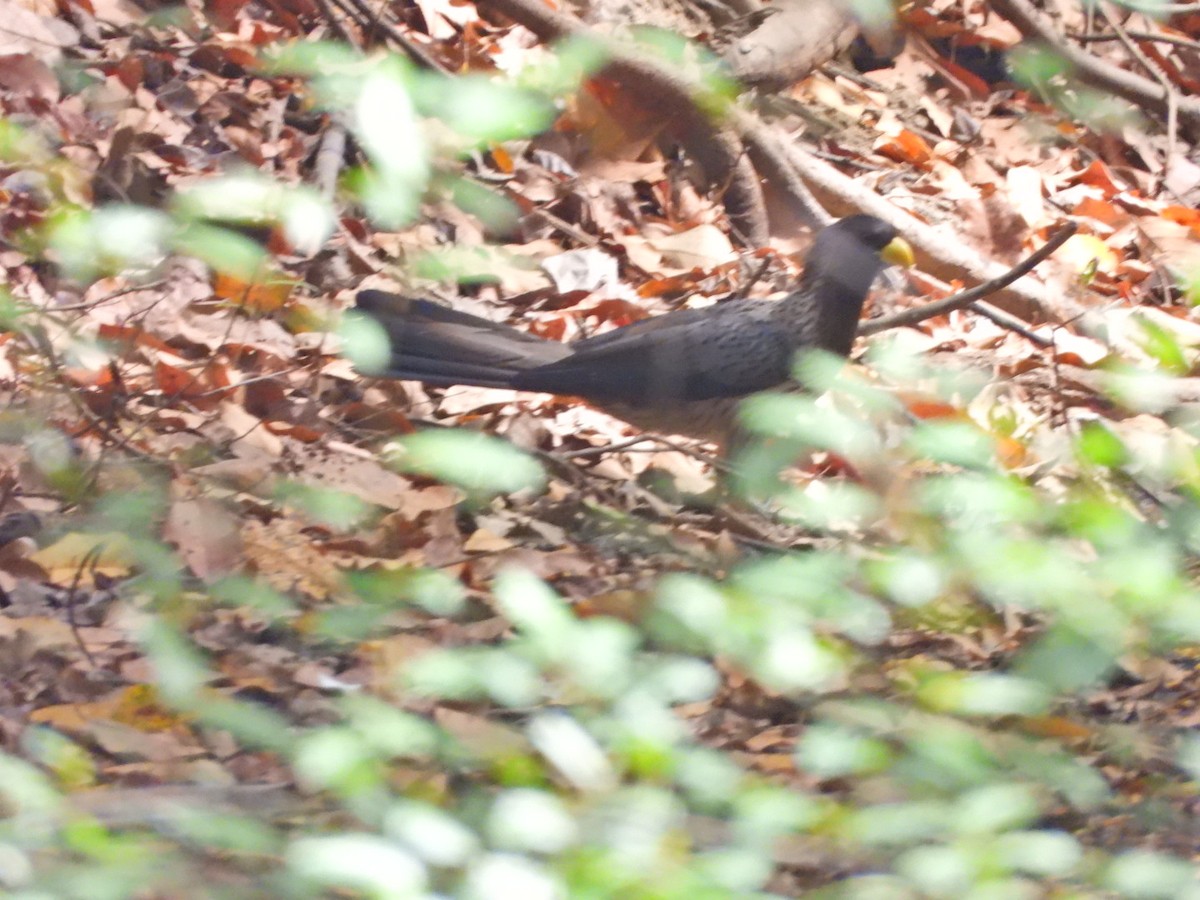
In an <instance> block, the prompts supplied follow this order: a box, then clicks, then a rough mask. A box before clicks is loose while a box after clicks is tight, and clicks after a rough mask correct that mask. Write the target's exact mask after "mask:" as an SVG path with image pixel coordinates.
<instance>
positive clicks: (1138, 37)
mask: <svg viewBox="0 0 1200 900" xmlns="http://www.w3.org/2000/svg"><path fill="white" fill-rule="evenodd" d="M1125 33H1126V34H1127V35H1129V36H1130V37H1131V38H1133V39H1134V40H1135V41H1150V42H1152V43H1155V44H1174V45H1175V46H1176V47H1186V48H1187V49H1188V50H1200V41H1193V40H1191V39H1190V38H1185V37H1179V36H1178V35H1174V34H1154V33H1152V32H1149V31H1129V30H1126V31H1125ZM1067 36H1068V37H1069V38H1071V40H1073V41H1079V42H1080V43H1081V44H1095V43H1099V42H1102V41H1119V40H1120V37H1118V36H1117V35H1115V34H1068V35H1067Z"/></svg>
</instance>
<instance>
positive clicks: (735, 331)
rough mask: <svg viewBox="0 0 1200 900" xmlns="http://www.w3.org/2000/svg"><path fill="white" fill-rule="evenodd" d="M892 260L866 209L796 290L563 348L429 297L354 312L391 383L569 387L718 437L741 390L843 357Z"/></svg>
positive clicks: (620, 413)
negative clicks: (379, 345)
mask: <svg viewBox="0 0 1200 900" xmlns="http://www.w3.org/2000/svg"><path fill="white" fill-rule="evenodd" d="M888 263H903V264H911V263H912V249H911V248H910V247H909V246H908V244H907V243H905V242H904V241H903V240H901V239H899V238H897V237H896V230H895V229H894V228H892V226H890V225H888V224H887V223H886V222H884V221H882V220H880V219H876V218H875V217H873V216H851V217H849V218H846V219H842V220H841V221H839V222H836V223H834V224H833V225H830V226H829V227H828V228H825V229H824V230H822V231H821V232H820V233H819V234H818V235H817V237H816V240H815V241H814V242H813V246H812V249H811V250H810V251H809V254H808V259H807V264H806V266H805V269H804V274H803V276H802V278H801V280H800V284H799V285H798V286H797V288H796V290H795V291H793V292H792V293H791V294H789V295H788V296H787V297H785V298H784V299H782V300H777V301H771V300H745V301H738V302H732V303H726V304H722V305H720V306H715V307H709V308H707V309H689V310H679V311H677V312H671V313H667V314H665V315H661V316H656V317H654V318H652V319H645V320H643V321H641V322H635V323H633V324H632V325H626V326H624V327H623V328H617V329H614V330H613V331H609V332H607V333H605V334H600V335H597V336H595V337H590V338H585V339H583V340H580V341H575V342H574V343H570V344H563V343H559V342H557V341H549V340H544V339H542V338H539V337H536V336H534V335H531V334H528V333H526V332H523V331H518V330H517V329H515V328H511V327H509V326H507V325H502V324H500V323H497V322H491V321H488V320H487V319H483V318H480V317H478V316H473V315H469V314H467V313H461V312H457V311H455V310H453V309H449V308H447V307H444V306H439V305H437V304H435V303H430V302H429V301H427V300H411V299H407V298H404V297H400V296H397V295H395V294H388V293H385V292H383V291H372V290H367V291H360V292H359V294H358V308H359V309H360V310H362V311H363V312H366V313H367V314H369V315H370V316H371V317H373V318H374V319H376V320H377V321H379V323H380V324H381V325H382V326H383V328H384V329H385V331H386V332H387V334H388V337H389V338H390V339H391V342H392V355H391V360H390V361H389V363H388V366H387V368H386V369H384V370H383V371H381V372H378V373H371V374H378V375H382V376H385V377H388V378H401V379H411V380H413V381H421V382H424V383H425V384H428V385H433V386H440V387H447V386H450V385H456V384H472V385H479V386H481V387H498V388H515V389H517V390H524V391H544V392H546V393H551V394H566V395H573V396H578V397H583V398H584V399H586V400H588V401H590V402H591V403H593V404H595V405H596V406H598V407H600V408H601V409H603V410H605V411H607V412H610V413H612V414H613V415H615V416H617V417H619V418H622V419H625V420H626V421H628V422H631V423H632V424H634V425H637V426H638V427H640V428H644V429H647V430H650V431H658V432H662V433H667V434H686V435H691V436H694V437H702V438H707V439H715V440H717V441H719V442H724V441H725V440H726V439H727V438H728V436H729V432H730V429H731V428H732V427H733V418H734V413H735V411H736V406H737V402H738V401H739V400H741V399H742V398H743V397H745V396H747V395H749V394H753V393H756V392H758V391H763V390H766V389H768V388H773V387H778V386H781V385H784V384H785V383H787V382H788V380H789V378H790V376H791V367H792V360H793V357H794V356H795V354H796V352H797V351H798V350H800V349H802V348H805V347H819V348H821V349H823V350H826V351H828V352H831V353H836V354H839V355H841V356H845V355H847V354H848V353H849V352H850V347H851V345H852V344H853V343H854V335H855V332H856V331H857V330H858V318H859V315H860V314H861V312H862V306H863V301H864V300H865V299H866V296H867V292H868V290H870V287H871V283H872V282H873V281H874V280H875V277H876V276H877V275H878V274H879V272H880V271H881V270H882V269H883V267H884V266H885V265H887V264H888Z"/></svg>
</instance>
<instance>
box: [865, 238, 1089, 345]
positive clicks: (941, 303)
mask: <svg viewBox="0 0 1200 900" xmlns="http://www.w3.org/2000/svg"><path fill="white" fill-rule="evenodd" d="M1078 228H1079V226H1078V225H1076V224H1075V223H1074V222H1068V223H1067V224H1066V225H1064V226H1063V227H1062V228H1060V229H1059V230H1058V231H1056V232H1055V233H1054V234H1052V235H1051V236H1050V239H1049V240H1048V241H1046V243H1045V244H1043V245H1042V246H1041V247H1039V248H1038V249H1037V250H1035V251H1034V252H1033V253H1031V254H1029V256H1027V257H1026V258H1025V259H1023V260H1021V261H1020V262H1019V263H1017V264H1016V265H1015V266H1013V267H1012V268H1011V269H1009V270H1008V271H1007V272H1005V273H1004V274H1003V275H1001V276H1000V277H998V278H993V279H991V280H990V281H985V282H984V283H983V284H978V285H976V286H975V287H973V288H969V289H967V290H965V291H959V292H958V293H957V294H954V295H952V296H950V297H946V298H944V299H942V300H936V301H934V302H933V303H926V304H924V305H922V306H916V307H913V308H912V309H906V310H904V311H903V312H898V313H895V314H893V315H890V316H882V317H881V318H878V319H872V320H871V321H869V322H864V323H863V324H862V325H861V326H859V329H858V332H859V334H876V333H878V332H880V331H886V330H887V329H889V328H899V327H900V326H901V325H915V324H916V323H917V322H924V321H925V320H926V319H932V318H933V317H934V316H941V315H945V314H946V313H948V312H953V311H954V310H956V309H962V308H963V307H966V306H970V305H971V304H973V303H974V302H975V301H976V300H979V299H980V298H981V297H986V296H988V295H989V294H994V293H995V292H996V291H998V290H1001V289H1002V288H1006V287H1008V286H1009V285H1010V284H1012V283H1013V282H1014V281H1016V280H1017V279H1018V278H1020V277H1021V276H1023V275H1028V274H1029V273H1030V272H1032V271H1033V269H1034V267H1035V266H1037V264H1038V263H1040V262H1041V261H1042V260H1044V259H1045V258H1046V257H1047V256H1049V255H1050V254H1051V253H1053V252H1054V251H1055V250H1057V249H1058V248H1059V247H1061V246H1062V245H1063V244H1064V243H1066V241H1067V238H1069V237H1071V235H1073V234H1074V233H1075V232H1076V231H1077V230H1078Z"/></svg>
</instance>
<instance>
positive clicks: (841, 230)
mask: <svg viewBox="0 0 1200 900" xmlns="http://www.w3.org/2000/svg"><path fill="white" fill-rule="evenodd" d="M808 258H809V260H810V262H813V263H815V264H817V265H818V266H821V267H824V265H825V264H826V263H832V264H833V265H834V266H836V267H837V268H840V269H854V268H859V267H864V266H865V267H866V268H868V269H869V270H870V271H871V273H872V276H871V280H874V276H875V275H878V274H879V272H880V270H881V269H883V267H884V266H887V265H893V266H911V265H912V264H913V262H914V258H913V249H912V247H911V246H909V243H908V241H906V240H904V238H902V237H900V236H899V234H898V233H897V231H896V229H895V228H893V227H892V226H891V225H889V224H888V223H887V222H885V221H883V219H877V218H875V216H847V217H846V218H844V219H840V220H838V221H837V222H834V223H833V224H832V225H830V226H829V227H828V228H824V229H822V230H821V232H820V233H819V234H818V235H817V237H816V240H815V241H813V246H812V249H811V250H810V251H809V254H808ZM867 287H870V281H868V282H867Z"/></svg>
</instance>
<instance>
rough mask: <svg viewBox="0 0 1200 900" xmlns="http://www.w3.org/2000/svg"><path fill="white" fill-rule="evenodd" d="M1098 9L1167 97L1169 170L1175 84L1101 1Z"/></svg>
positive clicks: (1174, 125)
mask: <svg viewBox="0 0 1200 900" xmlns="http://www.w3.org/2000/svg"><path fill="white" fill-rule="evenodd" d="M1097 6H1098V7H1099V9H1100V14H1101V15H1103V16H1104V21H1106V22H1107V23H1108V27H1109V28H1111V29H1112V30H1113V33H1114V34H1115V35H1116V36H1117V39H1118V40H1119V41H1120V42H1121V46H1123V47H1124V48H1125V52H1126V53H1128V54H1129V55H1130V56H1132V57H1133V58H1134V59H1135V60H1137V61H1138V62H1139V63H1141V65H1142V68H1144V69H1145V70H1146V71H1147V72H1149V73H1150V74H1151V75H1152V76H1154V80H1155V81H1157V82H1158V83H1159V84H1160V85H1162V89H1163V92H1164V93H1165V94H1166V97H1167V162H1166V171H1167V172H1169V171H1170V170H1171V161H1172V159H1173V157H1174V156H1175V147H1176V146H1177V145H1176V137H1177V134H1176V131H1177V129H1178V120H1179V95H1178V94H1177V93H1176V92H1175V86H1174V85H1173V84H1171V79H1169V78H1167V76H1166V73H1165V72H1163V71H1162V69H1160V68H1159V67H1158V66H1157V65H1155V64H1154V63H1153V62H1151V61H1150V58H1149V57H1148V56H1146V54H1145V53H1143V52H1142V48H1141V47H1139V46H1138V45H1137V44H1135V43H1134V42H1133V39H1132V38H1130V37H1129V35H1128V34H1127V33H1126V31H1125V26H1123V25H1122V24H1121V23H1120V22H1118V21H1117V17H1116V16H1114V15H1113V14H1112V12H1111V11H1110V10H1109V8H1108V7H1107V6H1105V5H1104V4H1103V3H1100V4H1097Z"/></svg>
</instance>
